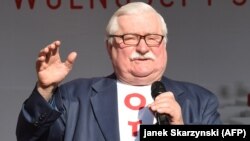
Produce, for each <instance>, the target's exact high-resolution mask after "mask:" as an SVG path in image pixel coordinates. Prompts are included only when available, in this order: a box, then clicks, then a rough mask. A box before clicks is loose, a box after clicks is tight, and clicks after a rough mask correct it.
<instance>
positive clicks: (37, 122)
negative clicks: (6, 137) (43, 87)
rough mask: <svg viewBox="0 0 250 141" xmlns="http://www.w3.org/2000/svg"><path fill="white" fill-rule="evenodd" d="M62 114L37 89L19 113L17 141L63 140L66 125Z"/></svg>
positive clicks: (60, 110)
mask: <svg viewBox="0 0 250 141" xmlns="http://www.w3.org/2000/svg"><path fill="white" fill-rule="evenodd" d="M62 112H63V110H62V109H56V108H55V107H52V105H51V104H50V103H48V102H47V101H46V100H45V99H44V98H43V97H42V96H41V95H40V94H39V92H38V91H37V89H36V88H35V89H34V90H33V92H32V94H31V95H30V97H29V98H28V99H27V100H25V102H24V103H23V106H22V109H21V112H20V113H19V116H18V121H17V126H16V137H17V141H45V140H46V141H50V140H51V141H52V140H56V141H61V140H63V136H64V135H63V134H64V130H65V124H64V122H63V119H62V118H61V117H62V116H61V115H62Z"/></svg>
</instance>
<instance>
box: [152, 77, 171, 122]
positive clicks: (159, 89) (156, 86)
mask: <svg viewBox="0 0 250 141" xmlns="http://www.w3.org/2000/svg"><path fill="white" fill-rule="evenodd" d="M163 92H166V88H165V87H164V85H163V83H162V82H161V81H155V82H154V83H153V84H152V86H151V95H152V97H153V99H155V98H156V97H157V96H158V95H159V94H161V93H163ZM155 117H156V119H157V123H158V124H159V125H169V124H170V115H168V114H160V113H157V112H156V113H155Z"/></svg>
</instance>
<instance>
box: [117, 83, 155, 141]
mask: <svg viewBox="0 0 250 141" xmlns="http://www.w3.org/2000/svg"><path fill="white" fill-rule="evenodd" d="M117 92H118V114H119V129H120V141H139V134H140V132H139V127H140V124H155V123H156V119H155V117H154V115H153V113H152V112H151V111H150V110H149V109H148V108H147V105H148V104H150V103H152V102H153V98H152V96H151V85H148V86H131V85H127V84H123V83H121V82H120V81H117Z"/></svg>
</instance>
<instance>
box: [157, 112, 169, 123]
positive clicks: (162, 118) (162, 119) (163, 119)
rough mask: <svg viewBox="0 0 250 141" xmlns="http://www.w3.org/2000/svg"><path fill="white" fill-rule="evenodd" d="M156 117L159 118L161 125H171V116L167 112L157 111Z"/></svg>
mask: <svg viewBox="0 0 250 141" xmlns="http://www.w3.org/2000/svg"><path fill="white" fill-rule="evenodd" d="M155 114H156V115H155V117H156V119H157V123H158V124H159V125H170V119H171V118H170V116H169V115H167V114H160V113H155Z"/></svg>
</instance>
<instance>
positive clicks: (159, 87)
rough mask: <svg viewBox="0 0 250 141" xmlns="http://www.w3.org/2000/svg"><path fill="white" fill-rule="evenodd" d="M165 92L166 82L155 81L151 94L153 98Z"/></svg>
mask: <svg viewBox="0 0 250 141" xmlns="http://www.w3.org/2000/svg"><path fill="white" fill-rule="evenodd" d="M163 92H166V88H165V86H164V84H163V83H162V82H161V81H155V82H154V83H153V84H152V86H151V96H152V97H153V99H155V98H156V97H157V96H158V95H159V94H161V93H163Z"/></svg>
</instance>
